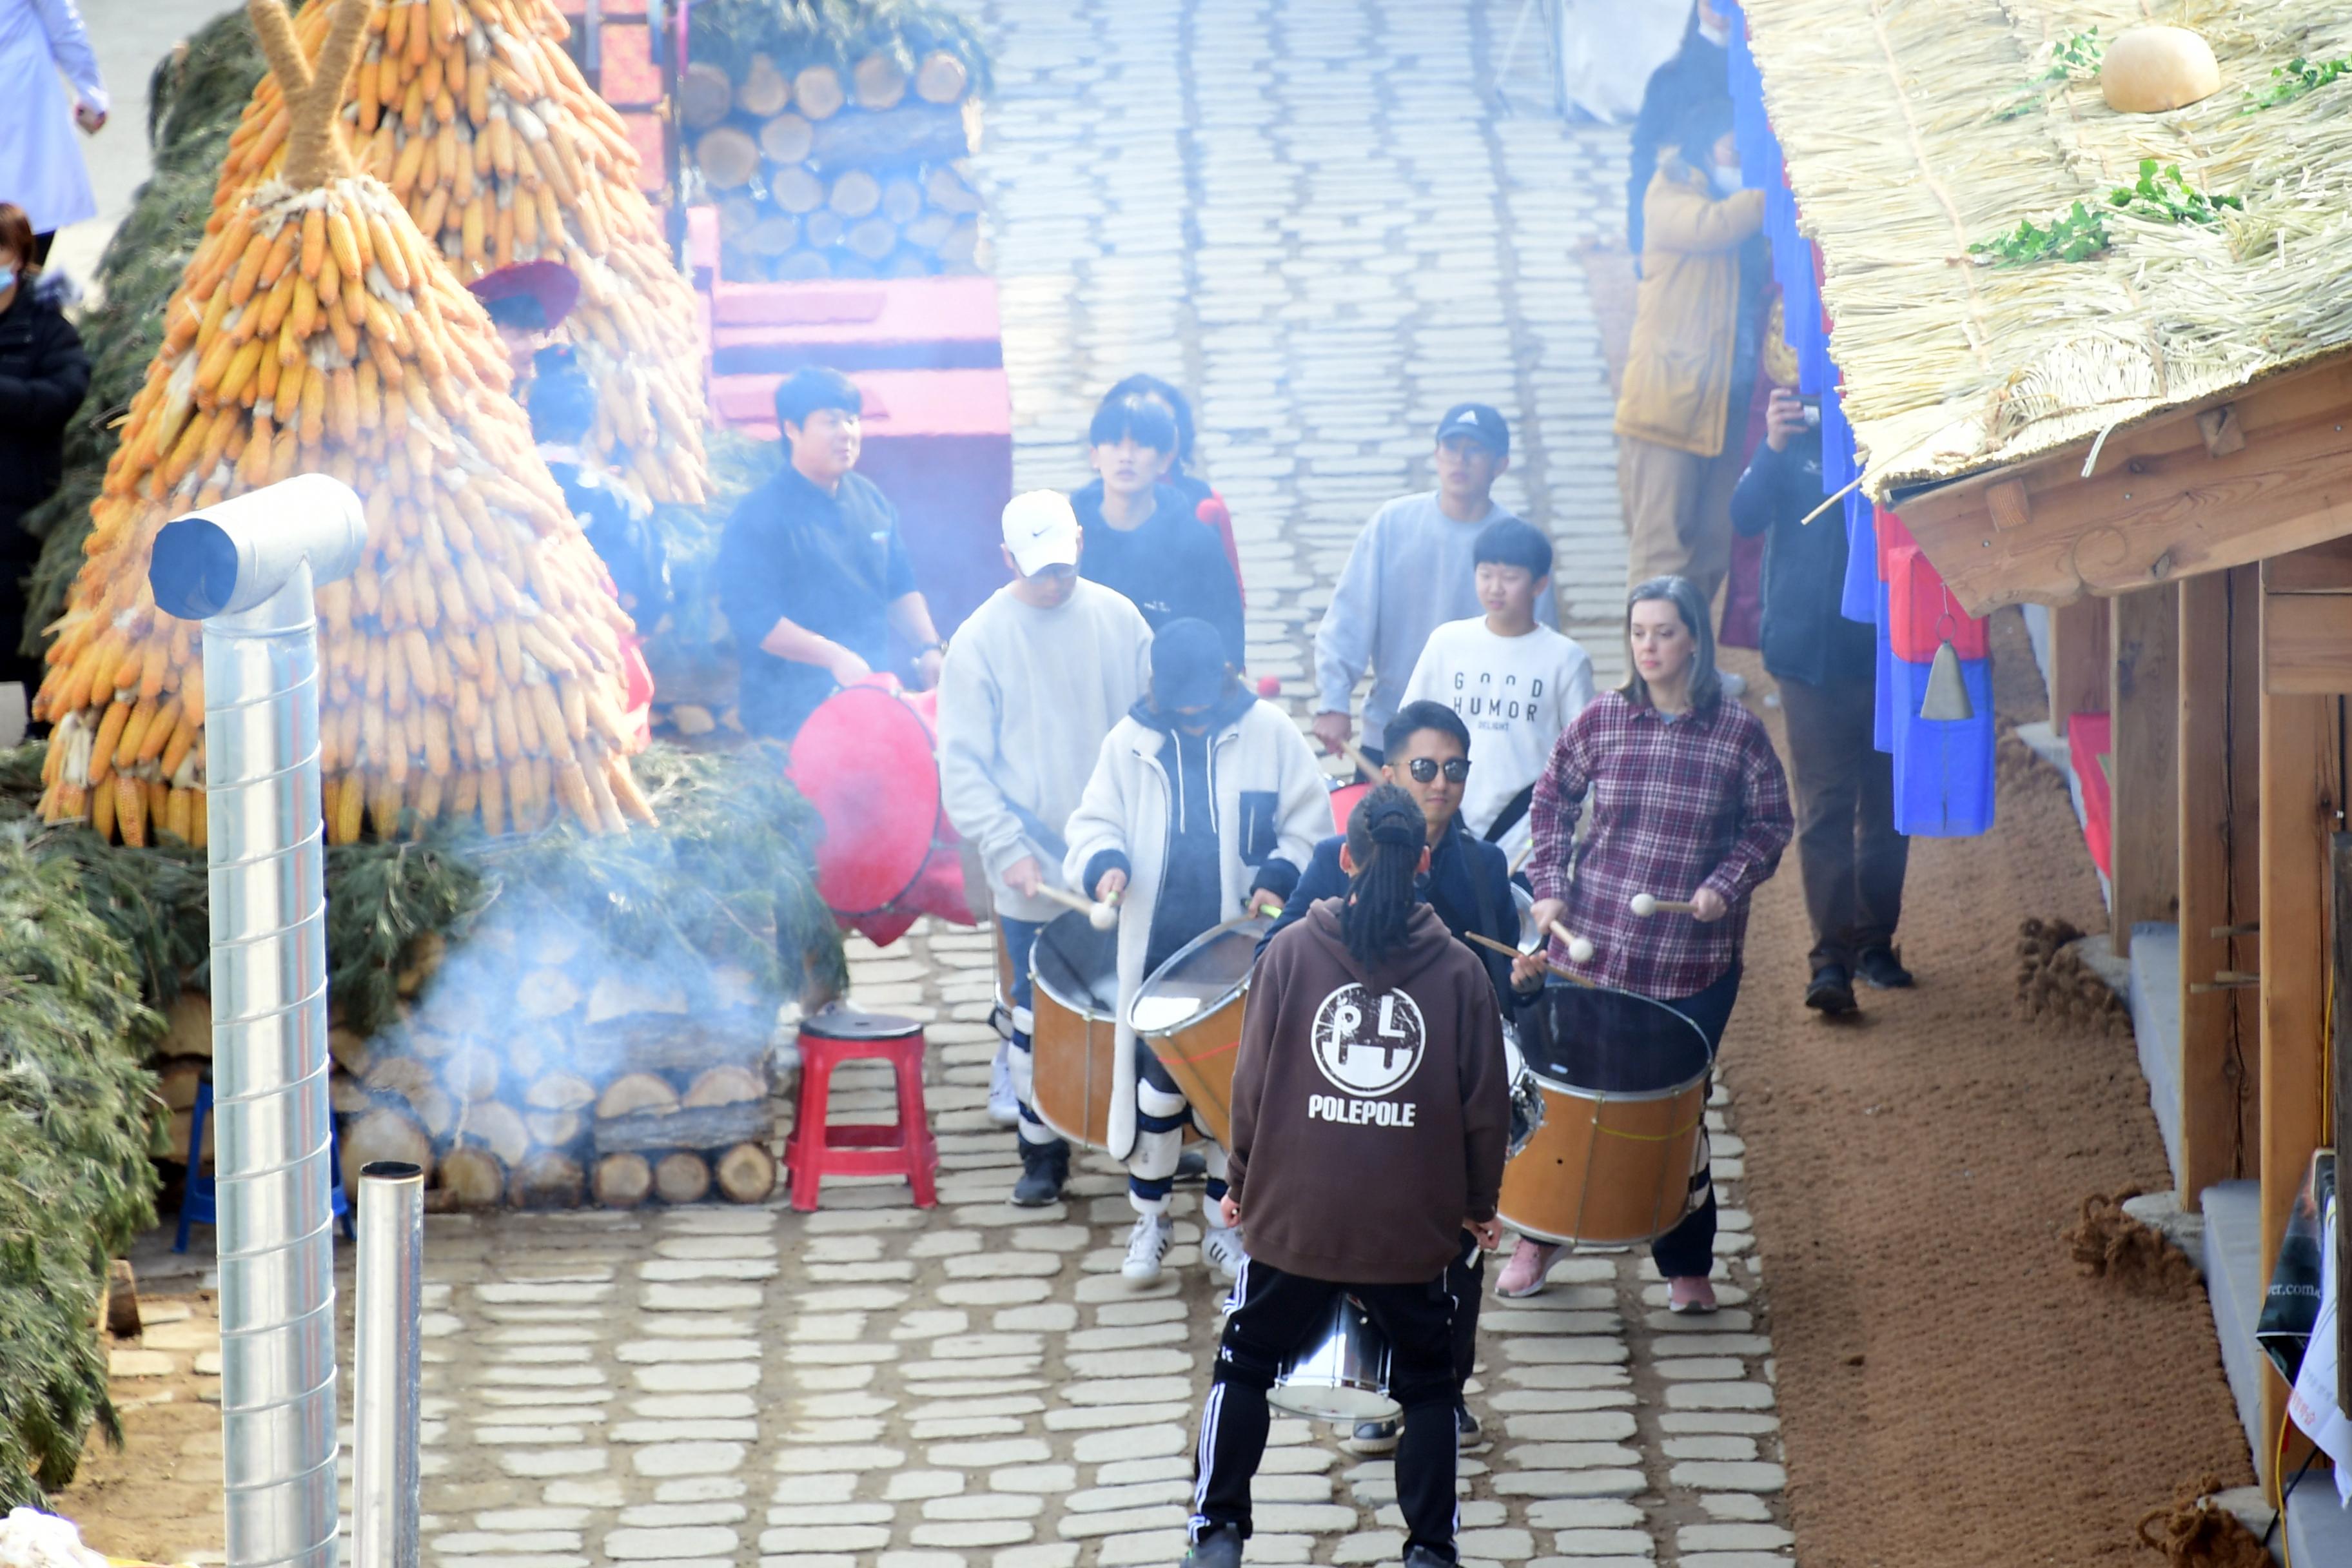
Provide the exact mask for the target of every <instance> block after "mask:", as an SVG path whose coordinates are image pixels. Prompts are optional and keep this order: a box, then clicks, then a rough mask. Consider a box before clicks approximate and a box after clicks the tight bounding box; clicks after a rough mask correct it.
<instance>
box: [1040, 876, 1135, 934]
mask: <svg viewBox="0 0 2352 1568" xmlns="http://www.w3.org/2000/svg"><path fill="white" fill-rule="evenodd" d="M1037 892H1038V895H1039V896H1040V897H1042V898H1047V899H1051V900H1053V901H1054V902H1055V903H1057V904H1063V905H1066V906H1067V907H1068V908H1070V909H1074V910H1077V911H1078V913H1080V914H1082V915H1084V916H1086V917H1087V924H1089V925H1091V926H1093V927H1094V928H1095V930H1097V931H1108V930H1110V928H1111V927H1113V926H1115V925H1117V924H1118V905H1117V904H1114V903H1109V902H1104V903H1097V902H1095V901H1094V900H1092V899H1082V898H1080V897H1079V896H1078V895H1077V894H1076V893H1074V892H1072V891H1070V890H1069V889H1067V888H1056V887H1055V886H1053V885H1052V884H1051V883H1044V882H1041V883H1039V884H1038V887H1037Z"/></svg>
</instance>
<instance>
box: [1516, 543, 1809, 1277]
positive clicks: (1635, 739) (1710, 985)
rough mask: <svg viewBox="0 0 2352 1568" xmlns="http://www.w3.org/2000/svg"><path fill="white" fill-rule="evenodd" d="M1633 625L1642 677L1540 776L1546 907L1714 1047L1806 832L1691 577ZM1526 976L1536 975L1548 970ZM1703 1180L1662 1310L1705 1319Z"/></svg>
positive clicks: (1531, 963) (1620, 983)
mask: <svg viewBox="0 0 2352 1568" xmlns="http://www.w3.org/2000/svg"><path fill="white" fill-rule="evenodd" d="M1625 622H1626V647H1627V649H1628V651H1629V652H1630V653H1631V655H1632V663H1633V675H1632V676H1631V677H1630V678H1628V679H1627V680H1626V682H1625V684H1624V685H1623V686H1622V688H1620V689H1617V690H1616V691H1612V692H1611V693H1609V694H1608V695H1606V696H1604V697H1601V699H1599V700H1596V701H1594V702H1593V703H1591V705H1590V706H1589V707H1587V708H1586V709H1585V710H1584V711H1583V712H1582V713H1580V714H1579V715H1578V716H1577V717H1576V718H1575V720H1574V721H1571V722H1570V725H1569V727H1568V729H1567V730H1566V731H1564V732H1563V733H1562V734H1561V736H1560V738H1559V743H1558V744H1556V745H1555V746H1553V748H1552V753H1551V760H1550V761H1549V763H1547V764H1546V765H1545V768H1544V772H1543V776H1542V777H1541V778H1539V779H1538V780H1537V781H1536V791H1535V801H1534V804H1533V805H1531V806H1530V807H1529V809H1528V819H1529V821H1530V823H1531V825H1532V826H1533V829H1534V834H1535V858H1534V859H1533V860H1532V861H1531V862H1530V863H1529V865H1528V879H1529V880H1530V881H1531V882H1532V883H1533V884H1534V887H1535V894H1536V907H1535V910H1534V913H1535V916H1536V919H1537V920H1538V921H1543V922H1549V921H1559V923H1561V924H1562V925H1564V926H1565V927H1566V929H1567V930H1568V931H1570V932H1572V933H1573V934H1575V935H1577V936H1580V937H1582V938H1584V939H1586V940H1587V941H1589V942H1591V943H1592V947H1593V952H1592V955H1591V957H1590V958H1588V959H1587V960H1585V961H1584V962H1583V963H1576V962H1575V961H1574V960H1573V959H1572V958H1571V957H1570V954H1569V952H1567V950H1566V944H1565V943H1563V942H1559V940H1558V939H1557V938H1555V939H1554V941H1553V942H1552V944H1551V951H1550V952H1549V955H1548V956H1549V959H1550V960H1551V962H1552V963H1558V964H1561V965H1562V966H1564V967H1566V968H1569V969H1570V970H1572V971H1574V972H1575V973H1579V974H1580V975H1583V976H1584V977H1585V978H1587V979H1589V980H1591V981H1592V982H1593V983H1594V984H1601V985H1608V986H1614V987H1616V988H1618V989H1621V990H1625V991H1631V992H1633V993H1635V994H1639V995H1643V996H1648V997H1651V998H1652V999H1654V1000H1656V1001H1660V1002H1664V1003H1667V1004H1669V1005H1672V1006H1674V1007H1675V1009H1676V1010H1678V1011H1680V1012H1682V1013H1683V1014H1685V1016H1688V1017H1689V1018H1690V1019H1691V1021H1692V1022H1693V1023H1695V1024H1696V1025H1697V1026H1699V1027H1700V1028H1701V1029H1703V1030H1704V1031H1706V1037H1707V1039H1708V1041H1709V1043H1710V1044H1712V1045H1716V1046H1718V1047H1719V1046H1720V1045H1721V1043H1722V1040H1723V1028H1724V1025H1725V1024H1726V1023H1727V1022H1728V1020H1729V1019H1730V1016H1731V1006H1732V1003H1733V1002H1734V1001H1735V1000H1736V999H1737V998H1738V993H1739V952H1740V944H1741V942H1742V941H1743V940H1744V939H1745V938H1746V935H1747V931H1748V896H1749V895H1750V894H1751V893H1753V892H1754V891H1755V890H1756V889H1757V888H1758V887H1759V886H1760V885H1761V884H1762V883H1763V882H1764V880H1765V879H1767V878H1769V877H1770V876H1771V875H1772V873H1773V871H1774V870H1775V869H1777V868H1779V866H1780V852H1781V851H1782V850H1783V849H1785V848H1786V847H1788V844H1789V839H1790V837H1791V836H1792V835H1793V834H1794V833H1795V831H1796V822H1795V818H1794V817H1793V816H1792V815H1791V813H1790V809H1789V781H1788V777H1787V775H1786V774H1785V773H1782V772H1781V769H1780V758H1779V757H1778V756H1776V755H1774V754H1773V751H1772V743H1771V741H1770V740H1769V738H1768V737H1767V736H1766V734H1765V732H1764V726H1763V725H1762V724H1761V723H1760V722H1759V721H1758V720H1757V718H1756V716H1755V715H1754V714H1752V713H1750V712H1748V710H1746V709H1744V708H1742V707H1740V706H1739V705H1738V703H1737V702H1733V701H1730V700H1727V699H1726V698H1725V697H1724V695H1723V689H1722V683H1721V681H1720V679H1719V678H1718V677H1717V674H1716V668H1715V639H1714V636H1713V632H1712V628H1711V627H1710V626H1709V623H1708V618H1707V609H1706V602H1705V601H1704V600H1703V599H1701V598H1700V597H1699V595H1698V591H1697V590H1696V588H1694V587H1692V585H1691V584H1689V583H1688V582H1686V581H1685V580H1684V579H1683V578H1680V577H1659V578H1654V579H1652V580H1651V581H1649V582H1646V583H1643V584H1642V585H1641V586H1639V587H1637V588H1635V589H1634V590H1633V593H1632V594H1631V595H1627V601H1626V608H1625ZM1588 806H1589V807H1590V808H1591V825H1590V826H1588V827H1587V829H1586V831H1585V835H1584V839H1583V842H1582V843H1581V844H1579V843H1578V842H1577V841H1576V826H1577V823H1578V821H1579V819H1580V818H1581V817H1582V816H1584V814H1585V811H1586V809H1587V807H1588ZM1637 893H1648V894H1651V895H1653V896H1654V897H1656V898H1658V899H1662V900H1676V901H1682V902H1687V903H1690V904H1692V905H1693V906H1695V908H1694V910H1693V912H1692V913H1690V914H1657V915H1653V916H1650V917H1649V918H1647V919H1643V918H1642V917H1640V916H1637V915H1635V914H1634V913H1633V910H1632V907H1631V906H1632V903H1633V896H1634V895H1635V894H1637ZM1519 967H1520V968H1521V969H1522V970H1525V971H1528V972H1530V973H1533V972H1535V971H1536V970H1537V967H1538V961H1536V960H1535V959H1532V958H1528V959H1522V960H1520V961H1519ZM1691 1187H1692V1191H1693V1192H1694V1193H1695V1194H1699V1193H1703V1194H1704V1195H1703V1196H1702V1197H1701V1199H1700V1202H1699V1204H1698V1205H1697V1206H1696V1207H1695V1208H1694V1209H1693V1210H1692V1211H1691V1213H1690V1214H1689V1215H1687V1216H1686V1217H1685V1219H1684V1220H1683V1222H1682V1223H1681V1224H1680V1225H1678V1226H1675V1228H1674V1229H1673V1230H1671V1231H1668V1232H1667V1233H1666V1234H1665V1235H1664V1236H1662V1237H1659V1238H1658V1239H1657V1241H1656V1242H1655V1243H1654V1247H1653V1250H1654V1255H1655V1257H1656V1258H1657V1264H1658V1271H1659V1272H1660V1273H1661V1274H1663V1275H1664V1276H1665V1278H1666V1282H1667V1287H1668V1296H1667V1305H1668V1306H1669V1307H1670V1308H1672V1309H1673V1310H1675V1311H1677V1312H1685V1311H1699V1312H1706V1311H1712V1310H1715V1291H1714V1288H1713V1287H1712V1286H1711V1285H1709V1284H1708V1282H1707V1274H1708V1272H1709V1270H1710V1269H1711V1268H1712V1267H1713V1263H1714V1247H1715V1186H1714V1182H1713V1180H1712V1178H1711V1176H1710V1174H1709V1173H1706V1172H1704V1171H1702V1172H1700V1173H1697V1174H1696V1175H1695V1176H1694V1177H1693V1178H1692V1183H1691ZM1558 1251H1559V1249H1558V1248H1557V1247H1547V1246H1544V1245H1542V1244H1539V1243H1537V1242H1533V1241H1529V1240H1527V1239H1525V1238H1522V1239H1521V1240H1520V1242H1519V1244H1518V1249H1517V1252H1516V1253H1514V1254H1513V1256H1512V1258H1511V1261H1510V1262H1509V1264H1507V1266H1506V1267H1505V1268H1504V1269H1503V1273H1502V1276H1501V1277H1500V1278H1499V1279H1497V1280H1496V1284H1495V1289H1496V1294H1498V1295H1503V1296H1531V1295H1534V1294H1535V1293H1536V1292H1537V1291H1538V1290H1540V1289H1543V1284H1544V1275H1545V1272H1546V1270H1547V1269H1549V1267H1550V1264H1551V1258H1552V1257H1553V1256H1554V1255H1556V1254H1557V1253H1558Z"/></svg>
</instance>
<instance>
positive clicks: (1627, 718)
mask: <svg viewBox="0 0 2352 1568" xmlns="http://www.w3.org/2000/svg"><path fill="white" fill-rule="evenodd" d="M1588 805H1589V806H1590V808H1591V813H1592V826H1591V831H1590V832H1588V833H1587V834H1586V836H1585V839H1584V842H1583V844H1582V845H1580V846H1578V845H1576V843H1575V837H1576V824H1577V819H1578V818H1579V817H1580V816H1583V815H1584V812H1585V810H1586V808H1587V806H1588ZM1528 822H1529V824H1530V826H1531V827H1532V830H1533V832H1534V835H1535V858H1533V859H1532V860H1531V861H1529V862H1528V879H1529V880H1530V881H1532V882H1533V884H1534V886H1535V894H1536V897H1537V898H1538V899H1560V900H1566V902H1567V904H1568V914H1567V917H1566V920H1565V921H1564V923H1565V924H1566V925H1567V927H1568V929H1569V930H1570V931H1573V932H1575V933H1576V934H1577V935H1578V936H1580V937H1584V938H1586V939H1588V940H1589V941H1591V943H1592V945H1593V949H1594V952H1593V955H1592V957H1591V960H1590V961H1589V962H1587V963H1574V962H1573V961H1571V960H1570V958H1569V956H1568V953H1567V952H1566V950H1565V949H1564V948H1563V947H1562V945H1561V944H1560V943H1559V942H1558V941H1556V940H1555V941H1554V942H1552V944H1551V946H1552V952H1551V958H1552V961H1553V962H1554V963H1561V964H1564V965H1565V966H1566V967H1568V968H1570V969H1572V970H1574V971H1575V972H1576V973H1579V974H1581V975H1583V976H1584V977H1585V978H1586V979H1588V980H1591V981H1594V982H1596V983H1598V984H1602V985H1613V986H1616V987H1618V988H1619V989H1621V990H1625V991H1631V992H1633V993H1634V994H1637V995H1642V996H1650V997H1655V998H1658V999H1661V1000H1667V999H1671V998H1674V997H1678V996H1691V995H1696V994H1697V993H1699V992H1701V991H1704V990H1706V988H1707V986H1709V985H1710V984H1714V983H1715V982H1716V981H1717V979H1719V978H1721V977H1722V975H1723V973H1724V971H1726V970H1727V969H1729V968H1730V967H1731V965H1732V963H1733V962H1734V961H1735V960H1737V959H1738V957H1739V949H1740V943H1741V942H1742V941H1743V940H1744V939H1745V937H1746V935H1747V931H1748V895H1749V894H1750V893H1752V892H1754V891H1755V890H1756V889H1758V888H1759V887H1760V886H1761V885H1762V884H1763V883H1764V881H1765V879H1767V878H1769V877H1770V876H1771V875H1772V873H1773V871H1774V870H1776V869H1777V868H1779V866H1780V852H1781V851H1782V850H1783V849H1785V848H1787V847H1788V844H1789V839H1790V836H1792V835H1793V834H1794V833H1795V832H1796V819H1795V817H1794V816H1793V815H1792V814H1791V813H1790V806H1789V780H1788V776H1787V775H1786V774H1785V773H1782V772H1781V771H1780V758H1779V757H1778V756H1776V755H1774V754H1773V752H1772V742H1771V739H1770V737H1769V736H1768V735H1767V734H1766V733H1765V732H1764V725H1763V722H1762V721H1760V720H1759V719H1758V718H1757V717H1756V715H1754V714H1753V713H1750V712H1749V711H1748V710H1747V709H1745V708H1742V707H1741V706H1740V705H1739V704H1738V703H1737V702H1733V701H1730V700H1720V701H1717V703H1716V705H1715V707H1714V708H1713V709H1712V710H1709V711H1707V712H1706V713H1687V714H1685V715H1683V716H1682V717H1680V718H1677V719H1676V720H1675V721H1673V722H1672V723H1668V722H1667V721H1665V720H1664V718H1663V717H1661V716H1660V714H1659V712H1658V710H1656V709H1654V708H1643V707H1635V706H1634V705H1633V702H1632V701H1631V700H1628V699H1627V698H1626V697H1625V696H1624V695H1623V694H1622V693H1620V692H1615V691H1611V692H1606V693H1604V694H1603V695H1601V697H1599V698H1597V699H1595V700H1593V701H1592V702H1591V703H1590V704H1589V705H1587V707H1586V708H1585V710H1584V711H1583V712H1581V713H1580V714H1578V715H1577V716H1576V717H1575V718H1574V719H1573V720H1571V721H1570V722H1569V726H1568V728H1567V730H1566V731H1563V732H1562V733H1561V735H1560V738H1559V742H1558V743H1557V744H1555V745H1554V746H1553V747H1552V751H1551V760H1550V761H1549V763H1546V764H1545V765H1544V771H1543V776H1542V777H1541V778H1538V780H1537V781H1536V794H1535V802H1534V804H1533V805H1531V806H1530V807H1529V808H1528ZM1701 888H1712V889H1715V890H1716V891H1717V893H1720V894H1721V895H1722V896H1723V900H1724V901H1725V902H1726V903H1727V904H1728V905H1730V906H1731V912H1730V913H1729V914H1727V915H1726V916H1725V917H1724V918H1723V919H1722V920H1719V921H1715V922H1713V923H1712V924H1701V923H1700V922H1699V921H1696V920H1694V919H1693V918H1691V917H1690V916H1689V915H1677V914H1659V915H1653V916H1651V917H1650V918H1648V919H1646V920H1644V919H1643V918H1642V917H1641V916H1639V915H1636V914H1634V913H1633V909H1632V907H1631V906H1632V903H1633V895H1634V894H1636V893H1649V894H1652V895H1654V897H1657V898H1661V899H1674V900H1688V899H1689V898H1690V897H1691V896H1692V895H1693V894H1695V893H1696V892H1697V891H1698V890H1699V889H1701Z"/></svg>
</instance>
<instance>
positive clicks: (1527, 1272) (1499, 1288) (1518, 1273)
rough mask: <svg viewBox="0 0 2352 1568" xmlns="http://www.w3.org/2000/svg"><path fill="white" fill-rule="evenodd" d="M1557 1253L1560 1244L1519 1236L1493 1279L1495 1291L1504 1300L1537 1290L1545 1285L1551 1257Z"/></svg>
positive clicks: (1536, 1291)
mask: <svg viewBox="0 0 2352 1568" xmlns="http://www.w3.org/2000/svg"><path fill="white" fill-rule="evenodd" d="M1558 1257H1559V1247H1557V1246H1554V1245H1553V1244H1551V1243H1549V1242H1544V1241H1529V1240H1528V1238H1527V1237H1524V1236H1523V1237H1519V1245H1518V1246H1517V1247H1515V1248H1514V1249H1513V1250H1512V1252H1511V1260H1510V1261H1509V1262H1508V1263H1506V1264H1504V1265H1503V1272H1502V1273H1501V1274H1500V1275H1499V1276H1498V1277H1496V1280H1495V1294H1496V1295H1497V1296H1500V1297H1502V1298H1503V1299H1504V1300H1518V1299H1519V1298H1521V1297H1523V1296H1533V1295H1535V1294H1537V1293H1538V1291H1540V1290H1542V1289H1543V1288H1544V1283H1545V1279H1544V1277H1545V1276H1546V1275H1547V1274H1549V1273H1550V1272H1551V1263H1552V1259H1553V1258H1558Z"/></svg>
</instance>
